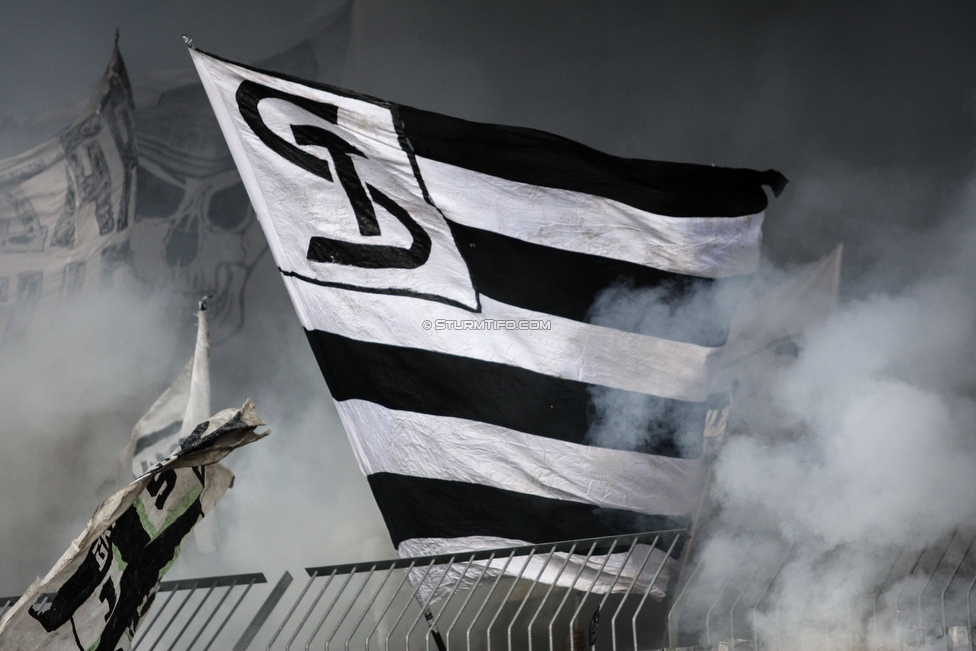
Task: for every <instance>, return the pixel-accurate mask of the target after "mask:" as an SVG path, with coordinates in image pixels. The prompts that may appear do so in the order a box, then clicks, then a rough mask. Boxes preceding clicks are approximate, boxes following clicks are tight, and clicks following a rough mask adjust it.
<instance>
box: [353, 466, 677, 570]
mask: <svg viewBox="0 0 976 651" xmlns="http://www.w3.org/2000/svg"><path fill="white" fill-rule="evenodd" d="M367 480H368V481H369V486H370V488H371V489H372V491H373V497H375V498H376V503H377V504H378V505H379V507H380V512H381V513H382V514H383V519H384V520H385V521H386V526H387V528H388V529H389V530H390V537H391V538H392V539H393V545H394V546H395V547H399V546H400V543H401V542H403V541H404V540H410V539H411V538H463V537H467V536H497V537H499V538H509V539H513V540H524V541H526V542H530V543H547V542H558V541H561V540H573V539H577V538H599V537H602V536H619V535H626V534H630V533H642V532H645V531H667V530H673V529H687V528H688V526H689V524H690V518H688V517H686V516H674V515H649V514H646V513H639V512H637V511H627V510H624V509H614V508H607V507H601V506H595V505H593V504H584V503H582V502H570V501H566V500H556V499H552V498H549V497H538V496H536V495H527V494H525V493H518V492H515V491H510V490H505V489H502V488H494V487H492V486H485V485H483V484H468V483H465V482H459V481H450V480H446V479H428V478H424V477H410V476H407V475H397V474H393V473H388V472H379V473H375V474H372V475H369V476H368V477H367ZM674 553H675V555H676V556H677V554H679V553H680V550H677V549H676V550H675V552H674Z"/></svg>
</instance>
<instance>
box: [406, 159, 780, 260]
mask: <svg viewBox="0 0 976 651" xmlns="http://www.w3.org/2000/svg"><path fill="white" fill-rule="evenodd" d="M417 163H418V165H419V167H420V172H421V175H422V176H423V178H424V181H425V183H426V184H427V188H428V190H429V191H430V194H431V198H432V199H433V200H434V203H435V204H436V205H437V207H438V208H440V210H441V212H443V213H444V216H445V217H447V218H448V219H450V220H453V221H456V222H458V223H460V224H464V225H466V226H471V227H473V228H480V229H484V230H489V231H493V232H496V233H501V234H502V235H507V236H509V237H514V238H516V239H520V240H524V241H526V242H532V243H534V244H541V245H543V246H549V247H553V248H557V249H563V250H566V251H573V252H576V253H588V254H590V255H596V256H601V257H605V258H613V259H616V260H624V261H626V262H633V263H636V264H641V265H645V266H648V267H653V268H655V269H661V270H662V271H670V272H674V273H680V274H687V275H691V276H699V277H703V278H725V277H727V276H735V275H739V274H751V273H753V272H754V271H755V270H756V268H757V267H758V265H759V245H760V243H761V241H762V230H761V229H762V223H763V216H764V213H762V212H760V213H758V214H755V215H746V216H742V217H666V216H663V215H655V214H653V213H650V212H647V211H644V210H640V209H637V208H633V207H631V206H628V205H626V204H623V203H620V202H619V201H614V200H612V199H605V198H603V197H597V196H593V195H589V194H584V193H582V192H573V191H570V190H558V189H553V188H545V187H540V186H536V185H527V184H524V183H517V182H514V181H509V180H507V179H501V178H498V177H495V176H490V175H488V174H483V173H480V172H474V171H472V170H468V169H464V168H463V167H457V166H455V165H448V164H446V163H441V162H439V161H433V160H429V159H426V158H421V157H419V156H418V157H417ZM472 188H477V189H478V191H477V192H472V191H471V189H472Z"/></svg>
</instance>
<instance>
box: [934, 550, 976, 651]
mask: <svg viewBox="0 0 976 651" xmlns="http://www.w3.org/2000/svg"><path fill="white" fill-rule="evenodd" d="M974 543H976V536H973V539H972V541H971V542H970V543H969V547H967V548H966V551H964V552H963V553H962V558H960V559H959V562H958V563H957V564H956V568H955V569H954V570H953V571H952V574H951V575H950V576H949V580H948V581H946V584H945V587H944V588H943V589H942V595H941V597H940V602H941V604H942V636H943V637H944V638H945V640H946V651H949V629H948V625H947V624H946V609H945V597H946V593H947V592H949V586H950V585H952V581H953V580H954V579H955V578H956V575H957V574H959V568H961V567H962V564H963V561H965V560H966V557H967V556H969V552H970V551H971V550H972V548H973V544H974ZM967 635H969V636H971V635H972V631H970V632H969V633H967Z"/></svg>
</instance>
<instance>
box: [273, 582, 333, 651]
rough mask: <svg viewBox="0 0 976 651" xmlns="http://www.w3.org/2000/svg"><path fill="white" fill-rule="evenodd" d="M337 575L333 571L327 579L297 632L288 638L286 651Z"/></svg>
mask: <svg viewBox="0 0 976 651" xmlns="http://www.w3.org/2000/svg"><path fill="white" fill-rule="evenodd" d="M335 575H336V571H335V570H332V573H331V574H329V576H327V577H326V579H325V584H324V585H323V586H322V589H321V590H319V593H318V594H317V595H316V596H315V599H314V600H312V605H311V606H309V607H308V610H306V611H305V615H304V616H303V617H302V621H300V622H298V627H297V628H296V629H295V632H294V633H292V634H291V637H290V638H288V642H286V643H285V651H289V650H290V649H291V645H292V643H293V642H294V641H295V638H296V637H298V634H299V633H301V632H302V629H303V628H305V622H307V621H308V618H309V616H310V615H311V614H312V611H313V610H315V607H316V606H318V605H319V599H321V598H322V595H324V594H325V591H326V590H327V589H328V588H329V585H330V584H331V583H332V579H333V577H335ZM316 578H317V577H316Z"/></svg>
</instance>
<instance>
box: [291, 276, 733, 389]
mask: <svg viewBox="0 0 976 651" xmlns="http://www.w3.org/2000/svg"><path fill="white" fill-rule="evenodd" d="M284 281H285V286H286V287H287V288H288V291H289V293H290V294H291V296H292V300H293V302H294V304H295V308H296V310H297V312H298V316H299V319H300V320H301V322H302V325H303V326H304V327H305V328H306V329H308V330H322V331H324V332H331V333H333V334H338V335H342V336H344V337H349V338H351V339H357V340H360V341H368V342H373V343H382V344H389V345H394V346H403V347H406V348H417V349H421V350H430V351H434V352H440V353H446V354H449V355H458V356H460V357H469V358H472V359H478V360H482V361H487V362H497V363H499V364H509V365H512V366H518V367H521V368H525V369H528V370H531V371H535V372H538V373H544V374H546V375H551V376H553V377H558V378H563V379H568V380H577V381H580V382H587V383H590V384H599V385H602V386H608V387H612V388H615V389H624V390H627V391H637V392H640V393H647V394H651V395H655V396H659V397H662V398H672V399H675V400H689V401H695V402H700V401H703V400H705V399H706V398H707V397H708V395H709V393H710V392H711V391H710V389H711V386H710V384H709V373H710V371H711V368H712V365H713V364H714V360H715V359H716V358H717V356H718V354H719V353H720V352H721V350H722V349H721V348H711V347H707V346H699V345H697V344H689V343H684V342H680V341H672V340H670V339H660V338H657V337H649V336H646V335H638V334H634V333H630V332H624V331H622V330H616V329H613V328H607V327H603V326H596V325H590V324H587V323H580V322H578V321H573V320H571V319H563V318H560V317H554V316H550V315H548V314H542V313H540V312H532V311H530V310H523V309H521V308H517V307H513V306H511V305H506V304H505V303H499V302H497V301H493V300H492V299H490V298H488V297H486V296H482V297H481V306H482V312H481V314H472V313H470V312H467V311H465V310H461V309H458V308H454V307H451V306H450V305H445V304H443V303H436V302H433V301H421V300H419V299H415V298H412V297H409V296H390V295H382V294H366V293H361V292H350V291H346V290H343V289H334V288H331V287H322V286H319V285H313V284H310V283H306V282H303V281H301V280H298V279H296V278H292V277H287V276H286V277H284ZM440 322H443V323H442V325H444V326H445V327H444V329H438V324H439V323H440ZM485 322H488V323H485ZM465 323H468V324H469V325H470V329H464V328H465ZM533 323H535V324H538V328H536V327H534V326H533V327H530V326H532V324H533ZM459 324H460V325H459ZM426 325H429V326H430V327H429V329H428V328H427V327H426ZM485 326H491V327H490V328H488V327H485ZM509 326H511V328H509ZM523 326H524V327H523ZM448 328H450V329H448ZM516 329H517V330H518V332H512V330H516Z"/></svg>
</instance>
